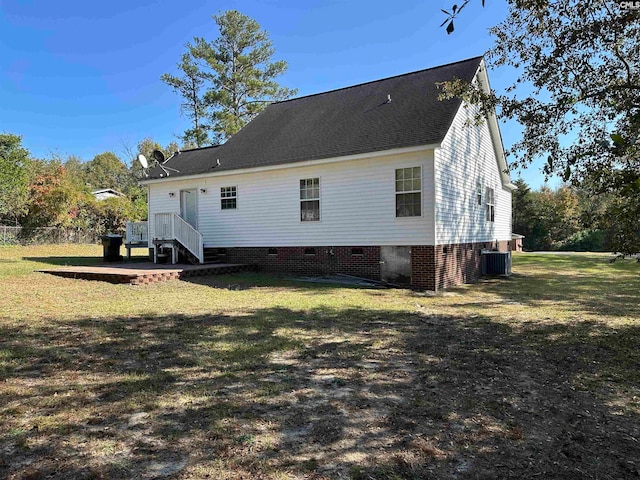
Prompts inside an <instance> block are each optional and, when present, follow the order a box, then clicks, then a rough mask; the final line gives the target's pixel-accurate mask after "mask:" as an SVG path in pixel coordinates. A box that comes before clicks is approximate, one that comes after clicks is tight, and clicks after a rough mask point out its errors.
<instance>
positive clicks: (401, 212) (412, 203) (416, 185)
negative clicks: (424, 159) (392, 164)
mask: <svg viewBox="0 0 640 480" xmlns="http://www.w3.org/2000/svg"><path fill="white" fill-rule="evenodd" d="M421 215H422V169H421V167H411V168H398V169H396V217H419V216H421Z"/></svg>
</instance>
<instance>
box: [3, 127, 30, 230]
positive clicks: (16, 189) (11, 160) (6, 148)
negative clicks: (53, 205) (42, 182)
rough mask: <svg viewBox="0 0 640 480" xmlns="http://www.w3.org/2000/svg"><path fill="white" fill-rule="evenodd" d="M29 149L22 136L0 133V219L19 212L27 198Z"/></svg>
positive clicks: (14, 215) (14, 216) (23, 207)
mask: <svg viewBox="0 0 640 480" xmlns="http://www.w3.org/2000/svg"><path fill="white" fill-rule="evenodd" d="M28 168H29V151H28V150H27V149H26V148H24V147H23V146H22V138H21V137H19V136H18V135H12V134H10V133H2V134H0V219H1V218H2V217H7V216H9V217H12V218H13V219H14V221H15V219H16V218H17V216H18V215H19V214H21V213H22V212H23V211H24V209H25V205H26V201H27V198H28V192H29V190H28V185H29V172H28Z"/></svg>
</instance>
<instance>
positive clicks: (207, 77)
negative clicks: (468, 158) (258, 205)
mask: <svg viewBox="0 0 640 480" xmlns="http://www.w3.org/2000/svg"><path fill="white" fill-rule="evenodd" d="M213 20H214V21H215V23H216V25H217V26H218V30H219V36H218V37H217V38H216V39H215V40H213V41H208V40H206V39H205V38H203V37H195V38H194V39H193V42H192V43H189V44H187V52H186V53H185V54H183V56H182V59H181V62H180V63H179V64H178V69H179V70H180V71H181V72H182V75H181V76H180V77H176V76H174V75H171V74H164V75H162V77H161V79H162V81H164V82H165V83H167V84H168V85H169V86H171V87H172V88H173V89H174V90H175V91H176V92H177V93H178V94H179V95H180V96H181V97H182V99H183V102H182V104H181V109H182V112H183V113H185V115H187V117H188V118H190V119H191V121H192V128H190V129H187V130H186V131H185V132H184V135H183V137H182V139H183V141H185V142H188V143H195V144H196V145H197V146H202V145H206V144H210V143H218V142H220V141H224V140H226V139H227V138H229V137H230V136H231V135H233V134H235V133H236V132H237V131H238V130H240V129H241V128H242V127H243V126H244V125H246V124H247V123H248V122H249V121H251V119H252V118H253V117H255V116H256V115H257V114H258V113H260V112H261V111H262V110H264V108H265V107H266V106H267V104H268V103H270V102H273V101H278V100H283V99H286V98H289V97H290V96H292V95H295V93H296V90H292V89H289V88H286V87H282V86H281V85H280V84H279V83H278V82H277V81H276V78H277V77H278V76H280V75H282V74H283V73H284V72H286V70H287V62H285V61H284V60H272V57H273V55H274V53H275V50H274V48H273V43H272V42H271V40H270V38H269V34H268V33H267V32H266V31H264V30H262V29H261V28H260V25H259V24H258V22H256V21H255V20H253V19H251V18H249V17H248V16H246V15H244V14H242V13H240V12H238V11H236V10H229V11H226V12H223V13H221V14H219V15H213Z"/></svg>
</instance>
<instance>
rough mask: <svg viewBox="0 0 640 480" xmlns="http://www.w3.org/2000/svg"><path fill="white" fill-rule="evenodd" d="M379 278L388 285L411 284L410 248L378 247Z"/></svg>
mask: <svg viewBox="0 0 640 480" xmlns="http://www.w3.org/2000/svg"><path fill="white" fill-rule="evenodd" d="M380 278H381V279H382V280H383V281H385V282H389V283H397V284H400V285H408V284H409V283H411V247H387V246H383V247H380Z"/></svg>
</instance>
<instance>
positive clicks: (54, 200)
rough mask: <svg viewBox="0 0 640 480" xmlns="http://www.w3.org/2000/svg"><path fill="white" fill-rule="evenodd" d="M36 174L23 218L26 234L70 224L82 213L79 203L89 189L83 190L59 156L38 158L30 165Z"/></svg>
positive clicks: (30, 187) (30, 185) (31, 184)
mask: <svg viewBox="0 0 640 480" xmlns="http://www.w3.org/2000/svg"><path fill="white" fill-rule="evenodd" d="M30 168H31V170H32V172H33V176H32V180H31V183H30V184H29V201H28V209H27V212H26V213H25V215H24V216H23V217H22V218H21V219H20V223H21V225H22V226H23V227H24V230H25V232H23V233H25V234H26V235H28V234H29V233H30V232H31V231H32V230H33V229H34V228H39V227H58V226H62V227H66V226H69V225H71V224H72V223H73V221H74V219H75V218H76V216H78V215H79V213H80V209H79V207H78V206H79V205H80V204H81V201H82V200H83V199H84V200H86V197H87V195H88V194H87V192H86V191H82V190H79V189H78V188H77V185H76V182H74V181H73V179H72V178H71V177H70V175H69V174H68V172H67V170H66V169H65V167H64V166H63V165H62V163H61V162H60V161H59V160H57V159H54V160H51V161H45V160H34V161H33V162H32V163H31V166H30Z"/></svg>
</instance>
